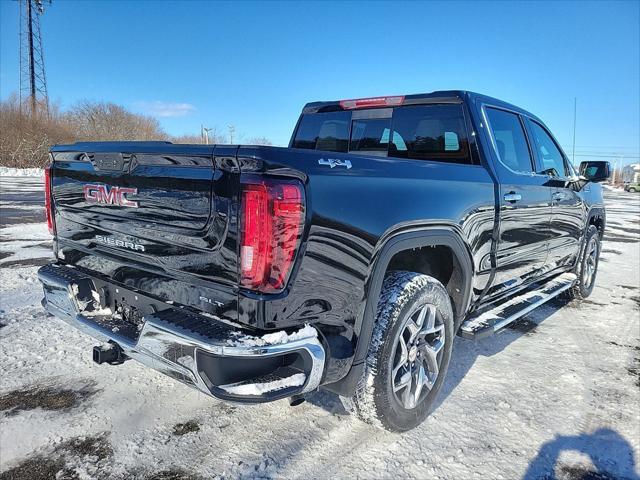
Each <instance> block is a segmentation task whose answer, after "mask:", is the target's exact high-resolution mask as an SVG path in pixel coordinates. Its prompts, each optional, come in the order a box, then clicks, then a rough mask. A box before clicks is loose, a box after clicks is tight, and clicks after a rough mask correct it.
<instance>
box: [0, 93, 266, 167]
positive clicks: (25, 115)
mask: <svg viewBox="0 0 640 480" xmlns="http://www.w3.org/2000/svg"><path fill="white" fill-rule="evenodd" d="M108 140H169V141H172V142H174V143H204V139H203V137H202V136H200V135H184V136H180V137H173V136H171V135H168V134H167V133H166V132H165V131H164V130H163V129H162V127H161V126H160V123H159V122H158V120H156V119H155V118H153V117H150V116H147V115H141V114H138V113H133V112H130V111H129V110H127V109H126V108H125V107H123V106H121V105H116V104H114V103H110V102H92V101H81V102H79V103H77V104H75V105H74V106H72V107H71V108H69V109H68V110H65V111H61V110H60V109H59V108H58V107H56V106H55V105H54V106H51V107H50V108H49V112H48V114H45V113H44V112H39V113H36V114H31V113H30V111H29V109H28V108H20V102H19V100H18V98H17V97H16V96H11V97H9V98H8V99H7V100H5V101H2V102H0V165H2V166H6V167H16V168H27V167H43V166H45V165H46V164H47V162H48V151H49V148H50V146H51V145H54V144H57V143H73V142H78V141H87V142H92V141H108ZM208 140H209V143H212V144H213V143H229V142H228V141H227V140H228V138H226V137H225V136H224V135H220V134H216V133H215V132H213V131H210V132H208ZM240 140H241V141H242V143H248V144H262V145H270V144H271V142H269V140H268V139H266V138H251V139H247V140H244V139H242V138H241V139H240Z"/></svg>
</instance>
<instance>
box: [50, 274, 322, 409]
mask: <svg viewBox="0 0 640 480" xmlns="http://www.w3.org/2000/svg"><path fill="white" fill-rule="evenodd" d="M59 268H60V269H61V270H60V271H61V272H64V271H66V272H67V273H71V274H73V273H74V271H73V270H70V269H69V268H67V267H59ZM56 270H57V269H56ZM63 276H64V275H56V274H55V273H54V272H52V269H51V268H50V267H49V268H47V267H43V268H41V269H40V270H39V271H38V277H39V279H40V281H41V282H42V284H43V287H44V292H45V297H44V298H43V300H42V306H43V307H44V308H45V310H47V312H49V313H50V314H52V315H54V316H56V317H58V318H60V319H61V320H63V321H65V322H66V323H68V324H69V325H71V326H73V327H75V328H77V329H78V330H80V331H82V332H83V333H86V334H88V335H90V336H92V337H93V338H95V339H97V340H99V341H101V342H115V343H116V344H118V346H120V348H122V350H123V352H124V354H125V355H126V356H128V357H130V358H132V359H134V360H137V361H139V362H140V363H142V364H144V365H146V366H148V367H150V368H153V369H154V370H158V371H160V372H162V373H164V374H166V375H169V376H170V377H172V378H175V379H177V380H180V381H182V382H183V383H186V384H188V385H191V386H193V387H195V388H197V389H198V390H200V391H201V392H203V393H205V394H207V395H210V396H214V397H215V396H216V395H215V394H214V393H213V391H212V388H211V387H214V385H212V384H211V383H210V382H209V380H208V379H207V378H206V376H205V377H204V378H203V376H202V375H200V373H199V372H198V365H197V355H196V353H197V352H198V351H203V352H207V353H210V354H213V355H218V356H227V357H271V356H275V355H283V354H287V353H294V352H306V353H307V354H308V355H309V357H310V359H311V369H310V371H309V372H305V374H306V376H307V378H306V381H305V383H304V384H303V385H302V386H301V387H300V390H299V391H296V392H294V393H292V395H299V394H303V393H307V392H310V391H312V390H315V389H316V388H317V387H318V385H319V384H320V380H321V378H322V373H323V370H324V362H325V351H324V348H323V347H322V344H321V343H320V341H319V340H318V337H317V335H318V332H317V330H315V328H314V329H313V332H314V334H315V335H311V336H308V337H305V338H300V339H297V340H294V341H291V342H288V343H280V344H266V345H256V344H255V343H256V342H255V340H256V338H255V337H250V336H244V335H240V334H238V335H236V336H234V338H233V341H229V339H228V338H225V339H221V340H220V341H219V342H218V343H216V342H215V341H212V339H210V338H207V337H203V336H200V335H198V334H197V333H194V332H189V331H186V330H184V329H181V328H179V327H177V326H175V325H173V324H171V323H169V322H166V321H164V320H162V319H161V318H158V317H155V316H154V315H149V316H145V317H144V324H143V327H142V330H141V331H140V335H139V337H138V339H137V341H134V340H133V339H131V338H129V337H126V336H124V335H121V334H118V333H117V332H114V331H112V330H110V329H109V328H107V327H105V326H102V325H100V324H99V323H97V322H95V321H94V320H92V319H91V317H90V316H87V315H86V314H83V313H81V310H80V308H79V304H78V301H77V299H76V297H75V295H74V293H73V287H72V283H71V282H70V281H69V280H68V279H67V278H63ZM86 279H89V277H86ZM89 280H90V279H89ZM270 333H272V332H270ZM243 343H245V344H244V345H243ZM251 398H253V399H254V400H255V399H256V397H251Z"/></svg>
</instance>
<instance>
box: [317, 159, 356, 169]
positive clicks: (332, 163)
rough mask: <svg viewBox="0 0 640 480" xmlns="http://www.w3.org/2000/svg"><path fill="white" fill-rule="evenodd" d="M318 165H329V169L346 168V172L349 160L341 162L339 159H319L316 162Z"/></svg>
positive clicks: (349, 166)
mask: <svg viewBox="0 0 640 480" xmlns="http://www.w3.org/2000/svg"><path fill="white" fill-rule="evenodd" d="M318 164H319V165H329V166H330V167H331V168H333V167H347V170H349V169H350V168H351V161H350V160H341V159H339V158H321V159H320V160H318Z"/></svg>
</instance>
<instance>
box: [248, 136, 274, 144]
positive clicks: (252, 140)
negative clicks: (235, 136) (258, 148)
mask: <svg viewBox="0 0 640 480" xmlns="http://www.w3.org/2000/svg"><path fill="white" fill-rule="evenodd" d="M246 143H247V144H249V145H266V146H271V145H273V142H272V141H271V140H269V139H268V138H267V137H251V138H250V139H248V140H247V142H246Z"/></svg>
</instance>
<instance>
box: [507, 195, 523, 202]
mask: <svg viewBox="0 0 640 480" xmlns="http://www.w3.org/2000/svg"><path fill="white" fill-rule="evenodd" d="M520 200H522V195H520V194H519V193H516V192H509V193H505V194H504V201H505V202H509V203H516V202H518V201H520Z"/></svg>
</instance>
